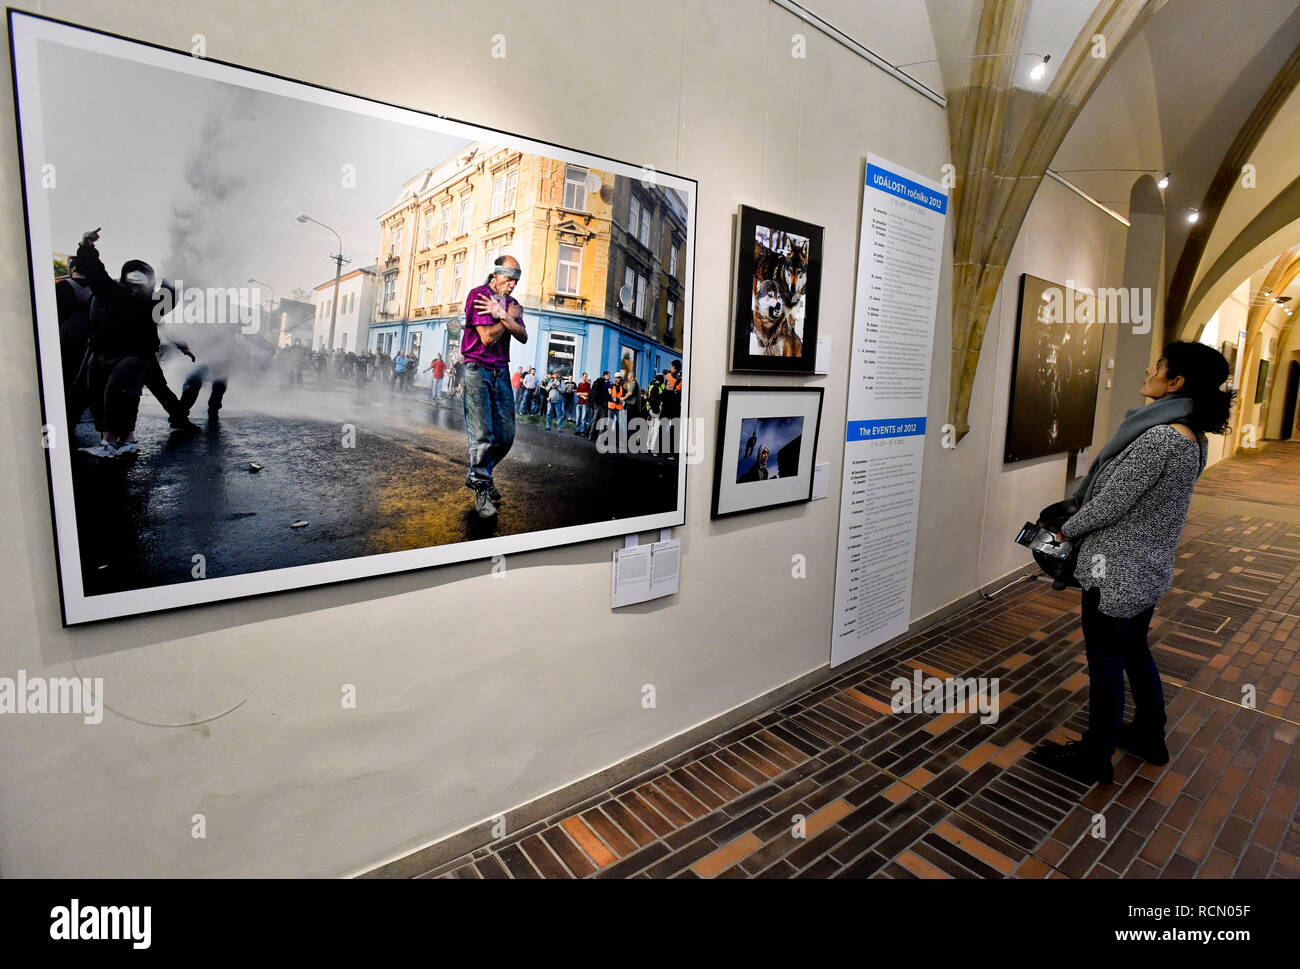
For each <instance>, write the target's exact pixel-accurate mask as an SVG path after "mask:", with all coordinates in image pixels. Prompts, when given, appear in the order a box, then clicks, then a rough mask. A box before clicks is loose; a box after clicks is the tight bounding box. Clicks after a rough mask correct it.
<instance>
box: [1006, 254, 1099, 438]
mask: <svg viewBox="0 0 1300 969" xmlns="http://www.w3.org/2000/svg"><path fill="white" fill-rule="evenodd" d="M1097 312H1098V308H1097V299H1096V296H1094V295H1093V294H1091V293H1087V292H1084V291H1082V290H1074V289H1071V288H1069V287H1067V286H1062V285H1061V284H1060V283H1053V282H1050V281H1048V280H1046V279H1040V278H1038V277H1037V276H1030V275H1029V274H1028V273H1022V274H1021V276H1020V304H1019V317H1018V319H1017V323H1016V349H1015V358H1014V364H1013V368H1012V372H1011V403H1010V407H1009V408H1008V411H1007V439H1006V446H1005V449H1004V453H1003V460H1004V461H1006V462H1007V463H1011V462H1015V461H1025V460H1028V459H1029V458H1037V457H1043V456H1044V455H1048V454H1058V453H1061V452H1064V451H1077V450H1079V449H1080V448H1085V447H1087V446H1088V445H1089V444H1091V443H1092V425H1093V419H1094V417H1095V415H1096V410H1097V384H1098V380H1099V379H1100V376H1101V343H1102V336H1103V329H1104V326H1103V324H1102V323H1100V322H1098V316H1097Z"/></svg>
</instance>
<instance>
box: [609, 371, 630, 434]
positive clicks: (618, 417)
mask: <svg viewBox="0 0 1300 969" xmlns="http://www.w3.org/2000/svg"><path fill="white" fill-rule="evenodd" d="M626 397H627V390H626V388H625V387H624V386H623V374H622V373H621V372H620V373H617V374H615V375H614V382H613V383H612V384H610V386H609V405H608V406H609V419H610V427H611V428H614V429H615V432H616V433H617V434H618V440H623V439H624V437H625V435H626V434H627V425H626V424H625V423H624V420H625V419H626V416H627V412H626V411H625V410H624V409H623V401H624V399H625V398H626Z"/></svg>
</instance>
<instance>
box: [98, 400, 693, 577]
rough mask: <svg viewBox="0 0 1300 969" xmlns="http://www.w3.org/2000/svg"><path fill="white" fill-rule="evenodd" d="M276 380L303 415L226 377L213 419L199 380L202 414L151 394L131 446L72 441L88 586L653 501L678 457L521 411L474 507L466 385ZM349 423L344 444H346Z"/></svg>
mask: <svg viewBox="0 0 1300 969" xmlns="http://www.w3.org/2000/svg"><path fill="white" fill-rule="evenodd" d="M269 390H270V391H271V392H272V393H273V402H272V403H271V405H270V409H273V410H277V411H281V413H282V415H283V414H287V415H302V416H272V415H271V414H268V413H265V412H264V411H262V412H259V411H258V410H254V409H252V408H248V409H241V407H240V386H239V384H238V382H232V384H231V387H230V391H229V392H228V394H227V397H226V406H225V408H224V409H223V410H222V414H221V420H220V421H219V422H218V423H216V424H213V425H211V426H206V425H208V420H207V416H206V411H205V410H203V408H204V407H205V406H206V399H207V398H206V392H205V393H204V395H203V396H201V397H200V398H199V403H198V405H197V406H196V407H195V409H194V412H193V413H192V415H191V417H192V418H193V419H194V420H195V422H196V423H197V424H198V425H199V426H200V427H203V428H204V430H203V431H202V432H201V433H199V434H195V435H192V436H188V437H183V436H174V435H169V430H168V426H167V420H166V416H165V414H164V413H163V411H162V408H161V407H159V405H158V404H157V402H156V401H154V400H153V398H152V397H150V396H148V395H147V394H146V395H145V397H144V398H143V399H142V401H141V409H140V419H139V422H138V425H137V429H136V436H137V440H138V443H139V445H140V453H139V455H138V456H136V457H134V458H125V459H115V460H111V461H96V460H93V459H89V458H87V457H86V456H85V455H82V454H76V455H74V459H73V474H74V482H75V490H76V493H77V499H78V500H77V505H78V508H77V515H78V533H79V535H80V539H81V550H82V566H83V577H84V582H85V586H86V592H87V594H90V595H94V594H98V593H104V592H113V591H121V590H125V589H136V588H147V587H150V586H156V585H164V584H170V583H175V582H189V581H192V577H191V570H192V569H193V568H194V565H193V556H194V555H195V554H201V555H203V556H204V559H205V563H204V564H205V567H206V571H207V577H209V578H213V577H216V576H222V575H235V574H243V573H247V572H258V571H262V570H266V569H275V568H285V567H289V566H296V565H307V564H313V563H318V562H325V561H333V560H338V559H345V558H355V557H358V556H365V555H374V554H378V553H382V552H392V551H401V550H405V549H411V548H422V547H427V546H431V545H442V544H447V543H451V542H463V541H468V540H472V539H478V538H486V537H490V536H493V535H510V534H517V533H520V532H528V531H536V530H540V529H548V528H558V527H562V526H568V525H578V524H589V523H592V522H596V521H608V520H611V519H616V518H621V517H630V516H631V515H633V514H635V515H644V514H652V513H656V512H661V511H667V510H671V508H672V507H673V506H674V503H675V501H676V466H675V465H673V464H670V463H668V462H667V461H661V460H659V459H657V458H652V457H646V456H627V455H615V454H601V453H599V452H598V451H597V450H596V448H595V445H593V444H591V443H590V442H588V441H586V440H585V439H582V438H578V437H576V436H575V435H574V434H573V432H572V431H564V432H560V431H546V430H544V429H543V428H541V427H540V426H532V425H529V424H526V423H523V422H520V423H519V424H518V425H517V431H516V436H515V443H514V447H513V448H512V449H511V451H510V453H509V454H508V455H507V456H506V458H505V460H504V461H503V462H502V464H501V465H500V467H499V468H498V469H497V471H496V474H495V479H496V484H497V487H498V488H499V489H500V490H501V492H502V494H503V495H504V502H503V504H502V506H501V509H500V513H499V514H498V516H497V518H496V519H495V520H491V519H489V520H483V519H480V518H479V517H478V515H477V514H476V513H475V512H474V510H473V493H472V492H471V491H470V490H469V489H468V488H466V487H465V474H466V471H467V470H468V463H469V462H468V452H467V445H466V439H465V430H464V417H463V412H462V409H461V406H462V405H461V402H460V400H459V399H457V400H454V401H451V402H448V403H445V404H443V405H441V406H436V405H432V404H430V403H428V402H427V400H426V395H425V392H424V391H423V390H421V389H418V388H412V389H411V390H409V391H407V392H406V393H405V394H399V395H396V396H393V395H390V394H389V393H388V391H387V390H385V389H382V388H376V387H374V386H371V387H367V388H365V389H363V390H357V389H355V388H354V387H352V385H351V384H350V383H347V382H343V381H340V382H338V383H332V382H331V383H326V384H324V385H318V384H313V383H312V382H311V378H310V376H309V377H308V382H307V383H305V384H301V385H296V386H291V387H287V388H276V387H274V386H271V387H270V388H269ZM250 396H257V395H255V394H250ZM313 411H320V412H322V413H329V414H331V415H333V418H334V419H328V420H327V419H320V418H317V419H313V418H312V417H311V416H310V414H311V413H312V412H313ZM345 423H346V424H352V425H353V426H354V427H355V446H353V447H344V446H343V438H344V424H345ZM78 436H79V437H80V439H81V441H80V443H81V444H82V445H88V444H92V443H94V441H95V440H96V439H97V437H98V435H97V434H96V433H95V431H94V427H93V426H92V425H91V424H90V423H89V422H88V420H87V422H85V423H83V424H82V425H80V427H79V429H78ZM253 462H256V463H257V464H260V465H261V466H262V470H260V471H258V472H256V473H254V472H252V471H251V470H250V464H251V463H253ZM299 521H305V522H306V523H307V524H306V525H304V526H302V527H298V528H294V527H291V526H292V525H293V523H295V522H299Z"/></svg>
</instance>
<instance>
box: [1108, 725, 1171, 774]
mask: <svg viewBox="0 0 1300 969" xmlns="http://www.w3.org/2000/svg"><path fill="white" fill-rule="evenodd" d="M1119 745H1120V746H1121V747H1123V748H1124V749H1125V750H1127V751H1128V752H1129V753H1130V754H1137V755H1138V756H1139V757H1141V758H1142V759H1143V760H1145V761H1147V762H1148V763H1151V764H1156V765H1157V766H1159V765H1164V764H1167V763H1169V748H1168V747H1166V746H1165V737H1164V731H1160V732H1159V733H1153V732H1151V731H1149V730H1141V729H1139V728H1138V726H1137V724H1133V723H1125V724H1121V725H1120V728H1119Z"/></svg>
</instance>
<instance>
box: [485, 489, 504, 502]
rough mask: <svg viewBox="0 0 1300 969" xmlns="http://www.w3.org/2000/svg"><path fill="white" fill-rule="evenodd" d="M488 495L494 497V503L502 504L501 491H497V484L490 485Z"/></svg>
mask: <svg viewBox="0 0 1300 969" xmlns="http://www.w3.org/2000/svg"><path fill="white" fill-rule="evenodd" d="M488 497H489V498H491V499H492V504H494V505H499V504H501V492H499V491H497V486H496V485H489V486H488Z"/></svg>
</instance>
